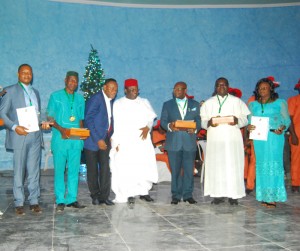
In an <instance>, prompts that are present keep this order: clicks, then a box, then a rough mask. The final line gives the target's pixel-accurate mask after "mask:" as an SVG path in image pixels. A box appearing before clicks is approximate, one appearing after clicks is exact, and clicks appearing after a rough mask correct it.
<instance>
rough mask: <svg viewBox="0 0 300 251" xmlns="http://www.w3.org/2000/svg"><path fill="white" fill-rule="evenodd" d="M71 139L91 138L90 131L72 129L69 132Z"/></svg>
mask: <svg viewBox="0 0 300 251" xmlns="http://www.w3.org/2000/svg"><path fill="white" fill-rule="evenodd" d="M67 136H68V137H69V138H70V139H86V138H88V137H89V136H90V130H88V129H86V128H70V129H68V130H67Z"/></svg>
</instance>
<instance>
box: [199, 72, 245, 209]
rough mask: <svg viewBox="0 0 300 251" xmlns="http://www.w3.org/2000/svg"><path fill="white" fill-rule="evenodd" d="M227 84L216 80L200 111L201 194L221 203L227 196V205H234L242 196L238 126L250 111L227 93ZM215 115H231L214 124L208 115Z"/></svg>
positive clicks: (242, 148)
mask: <svg viewBox="0 0 300 251" xmlns="http://www.w3.org/2000/svg"><path fill="white" fill-rule="evenodd" d="M228 87H229V83H228V80H227V79H225V78H219V79H217V81H216V83H215V93H214V94H215V95H214V96H213V97H211V98H209V99H208V100H207V101H205V102H204V104H203V105H202V107H201V110H200V115H201V124H202V127H203V128H204V129H207V145H206V155H205V159H204V161H205V181H204V182H205V183H204V196H207V195H209V196H210V197H213V198H214V200H213V201H212V204H219V203H221V202H224V198H223V197H228V198H229V202H230V204H231V205H237V204H238V201H237V199H239V198H242V197H244V196H245V186H244V146H243V138H242V133H241V131H240V128H242V127H244V126H246V125H247V124H248V120H247V115H248V114H250V112H249V110H248V108H247V106H246V104H245V103H244V102H243V101H242V100H241V99H239V98H237V97H235V96H232V95H230V94H228ZM218 116H220V117H223V116H233V118H234V122H232V123H225V124H223V123H220V124H216V123H215V124H214V123H213V121H212V118H213V117H218Z"/></svg>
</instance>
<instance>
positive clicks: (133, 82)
mask: <svg viewBox="0 0 300 251" xmlns="http://www.w3.org/2000/svg"><path fill="white" fill-rule="evenodd" d="M130 86H138V81H137V80H136V79H134V78H129V79H126V80H125V83H124V87H125V88H126V87H130Z"/></svg>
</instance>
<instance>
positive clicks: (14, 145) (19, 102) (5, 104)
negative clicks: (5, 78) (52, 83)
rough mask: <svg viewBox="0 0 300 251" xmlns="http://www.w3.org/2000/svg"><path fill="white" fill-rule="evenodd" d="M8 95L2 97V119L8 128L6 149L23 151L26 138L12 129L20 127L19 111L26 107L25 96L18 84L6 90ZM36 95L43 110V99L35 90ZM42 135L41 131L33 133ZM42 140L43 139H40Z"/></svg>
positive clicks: (0, 112) (0, 111)
mask: <svg viewBox="0 0 300 251" xmlns="http://www.w3.org/2000/svg"><path fill="white" fill-rule="evenodd" d="M5 90H6V91H7V93H6V94H5V95H4V96H3V97H2V100H1V103H0V117H1V118H2V119H3V120H4V126H5V128H6V139H5V147H6V149H21V148H22V146H23V143H24V140H25V136H21V135H18V134H17V133H16V132H15V131H14V130H12V127H13V126H14V125H19V121H18V116H17V109H18V108H23V107H26V103H25V96H24V91H23V89H22V87H21V86H20V85H19V84H18V83H17V84H14V85H11V86H8V87H6V88H5ZM33 90H34V93H35V95H36V97H37V100H38V105H39V110H40V109H41V99H40V95H39V92H38V91H37V90H35V89H33ZM33 133H36V134H41V131H38V132H33ZM38 138H39V139H40V140H41V144H42V137H38Z"/></svg>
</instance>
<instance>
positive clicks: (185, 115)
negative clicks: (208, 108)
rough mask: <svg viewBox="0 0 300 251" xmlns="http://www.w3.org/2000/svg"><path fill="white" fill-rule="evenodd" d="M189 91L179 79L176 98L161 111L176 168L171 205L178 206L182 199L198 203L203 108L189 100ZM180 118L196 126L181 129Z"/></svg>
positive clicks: (175, 91)
mask: <svg viewBox="0 0 300 251" xmlns="http://www.w3.org/2000/svg"><path fill="white" fill-rule="evenodd" d="M186 91H187V85H186V83H184V82H177V83H176V84H175V86H174V91H173V99H171V100H169V101H167V102H165V103H164V105H163V108H162V112H161V126H162V127H163V128H164V129H165V130H166V131H167V139H166V144H165V149H166V150H167V152H168V158H169V163H170V166H171V170H172V180H171V192H172V202H171V204H175V205H176V204H178V202H180V201H181V198H182V199H183V201H184V202H188V203H190V204H195V203H197V202H196V201H195V200H194V198H193V190H194V177H193V171H194V163H195V157H196V150H197V143H196V133H197V131H199V130H200V128H201V122H200V111H199V103H198V102H197V101H195V100H193V99H188V98H187V97H186ZM176 120H191V121H194V122H196V129H186V130H180V129H179V128H177V127H175V121H176ZM182 171H183V174H182Z"/></svg>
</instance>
